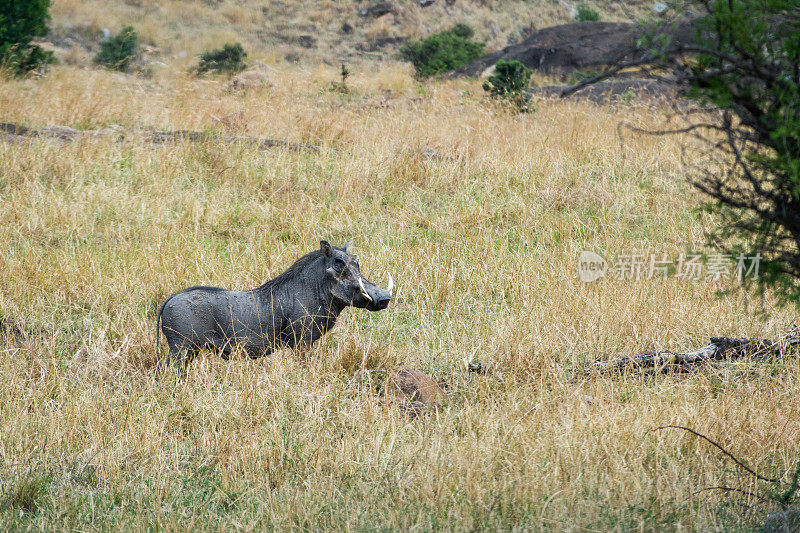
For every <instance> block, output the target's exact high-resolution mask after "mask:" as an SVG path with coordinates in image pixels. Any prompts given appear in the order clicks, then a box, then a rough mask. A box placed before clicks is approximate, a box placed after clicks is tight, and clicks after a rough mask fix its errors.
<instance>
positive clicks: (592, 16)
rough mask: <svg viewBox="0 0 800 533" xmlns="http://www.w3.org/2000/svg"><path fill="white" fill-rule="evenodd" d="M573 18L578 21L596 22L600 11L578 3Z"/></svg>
mask: <svg viewBox="0 0 800 533" xmlns="http://www.w3.org/2000/svg"><path fill="white" fill-rule="evenodd" d="M575 18H576V19H577V20H578V21H580V22H597V21H598V20H600V13H598V12H597V11H596V10H594V9H592V8H591V7H589V6H588V5H586V4H580V5H579V6H578V9H577V13H576V14H575Z"/></svg>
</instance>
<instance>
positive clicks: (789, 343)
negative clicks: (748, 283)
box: [583, 336, 800, 375]
mask: <svg viewBox="0 0 800 533" xmlns="http://www.w3.org/2000/svg"><path fill="white" fill-rule="evenodd" d="M798 346H800V336H790V337H785V338H782V339H779V340H769V339H750V338H741V339H736V338H730V337H711V339H710V343H709V344H707V345H706V346H703V347H702V348H699V349H697V350H694V351H691V352H644V353H640V354H636V355H626V356H623V357H617V358H614V359H609V360H606V361H601V360H597V361H592V362H591V363H588V364H587V365H585V366H584V368H583V374H584V375H590V374H595V373H597V374H610V373H614V372H625V371H629V372H633V373H655V372H671V371H676V370H677V371H681V370H690V369H693V368H696V367H698V366H700V365H702V364H704V363H708V362H713V361H732V360H735V359H741V358H744V357H758V358H765V357H782V356H783V355H784V354H785V353H786V352H787V351H788V350H790V349H792V348H796V347H798Z"/></svg>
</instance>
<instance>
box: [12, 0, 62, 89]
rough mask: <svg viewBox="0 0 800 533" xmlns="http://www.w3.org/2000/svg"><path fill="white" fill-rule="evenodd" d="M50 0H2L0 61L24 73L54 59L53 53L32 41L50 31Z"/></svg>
mask: <svg viewBox="0 0 800 533" xmlns="http://www.w3.org/2000/svg"><path fill="white" fill-rule="evenodd" d="M49 11H50V0H4V1H3V2H0V64H2V65H3V66H5V67H7V68H10V69H11V71H12V72H13V73H14V74H24V73H25V72H29V71H31V70H34V69H36V68H39V67H40V66H42V65H45V64H47V63H51V62H52V61H53V54H52V53H51V52H47V51H45V50H43V49H42V48H41V47H40V46H37V45H34V44H31V40H32V39H33V38H34V37H41V36H43V35H46V34H47V21H48V19H49V18H50V14H49Z"/></svg>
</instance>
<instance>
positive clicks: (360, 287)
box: [358, 278, 374, 302]
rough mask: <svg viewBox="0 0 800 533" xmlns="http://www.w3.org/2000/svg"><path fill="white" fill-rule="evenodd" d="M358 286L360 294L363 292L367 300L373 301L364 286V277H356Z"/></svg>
mask: <svg viewBox="0 0 800 533" xmlns="http://www.w3.org/2000/svg"><path fill="white" fill-rule="evenodd" d="M358 288H359V289H361V294H363V295H364V297H365V298H366V299H367V300H369V301H370V302H374V300H373V299H372V296H370V295H369V293H368V292H367V289H365V288H364V278H358Z"/></svg>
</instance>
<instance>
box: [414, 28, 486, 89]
mask: <svg viewBox="0 0 800 533" xmlns="http://www.w3.org/2000/svg"><path fill="white" fill-rule="evenodd" d="M473 33H474V32H473V31H472V28H470V27H469V26H467V25H466V24H456V25H455V26H454V27H453V28H450V29H449V30H445V31H442V32H439V33H435V34H433V35H431V36H429V37H427V38H425V39H422V40H420V41H414V42H410V43H408V44H406V45H404V46H403V47H402V48H401V49H400V55H401V56H402V57H403V59H405V60H406V61H410V62H411V63H412V64H413V65H414V70H415V71H416V75H417V77H418V78H428V77H430V76H435V75H436V74H441V73H443V72H448V71H450V70H453V69H455V68H458V67H460V66H462V65H466V64H467V63H470V62H472V61H475V60H476V59H478V58H479V57H481V55H483V47H484V46H486V44H485V43H479V42H476V41H473V40H472V35H473Z"/></svg>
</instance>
